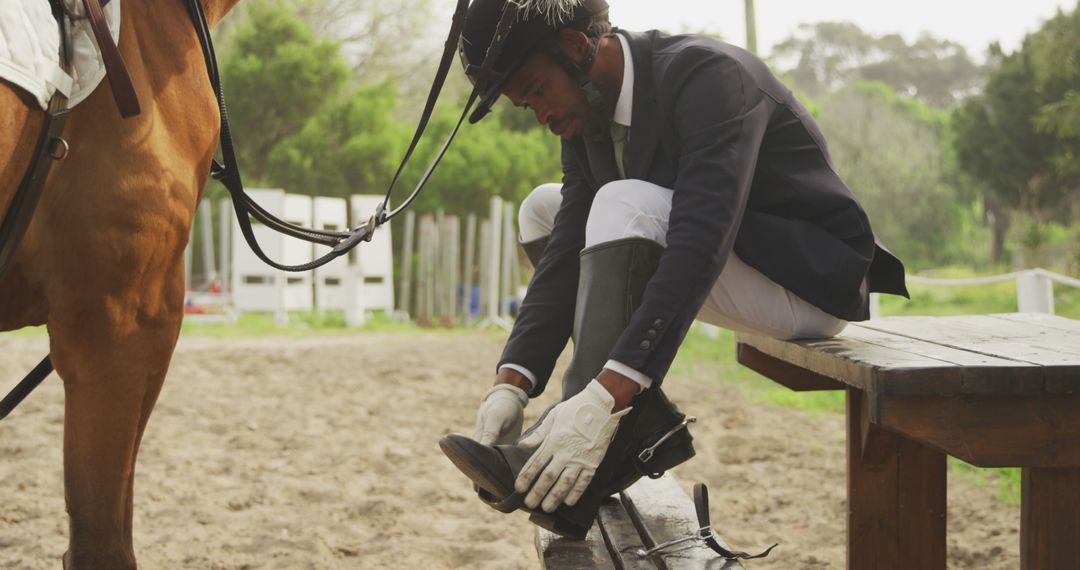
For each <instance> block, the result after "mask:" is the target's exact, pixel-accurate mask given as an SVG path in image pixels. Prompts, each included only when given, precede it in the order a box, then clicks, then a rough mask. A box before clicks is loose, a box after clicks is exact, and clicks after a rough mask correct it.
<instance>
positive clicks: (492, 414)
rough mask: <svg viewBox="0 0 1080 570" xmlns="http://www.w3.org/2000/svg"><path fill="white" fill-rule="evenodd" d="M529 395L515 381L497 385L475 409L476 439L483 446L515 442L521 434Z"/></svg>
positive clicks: (474, 435) (474, 437) (474, 436)
mask: <svg viewBox="0 0 1080 570" xmlns="http://www.w3.org/2000/svg"><path fill="white" fill-rule="evenodd" d="M527 403H529V396H528V394H526V393H525V390H522V389H521V388H518V387H517V386H514V385H512V384H496V385H494V386H492V387H491V389H490V390H488V393H487V394H486V395H485V396H484V400H483V402H481V403H480V409H479V410H477V411H476V433H475V434H473V439H475V440H476V441H478V442H480V443H482V444H484V445H498V444H507V443H514V440H516V439H517V438H518V436H519V435H521V423H522V421H523V419H524V413H525V404H527Z"/></svg>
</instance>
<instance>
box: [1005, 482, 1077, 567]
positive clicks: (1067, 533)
mask: <svg viewBox="0 0 1080 570" xmlns="http://www.w3.org/2000/svg"><path fill="white" fill-rule="evenodd" d="M1020 567H1021V568H1022V569H1023V570H1044V569H1046V570H1049V569H1056V568H1080V469H1036V468H1028V467H1026V468H1024V469H1023V471H1022V472H1021V490H1020Z"/></svg>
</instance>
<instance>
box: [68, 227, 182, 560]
mask: <svg viewBox="0 0 1080 570" xmlns="http://www.w3.org/2000/svg"><path fill="white" fill-rule="evenodd" d="M162 241H167V240H162ZM176 249H177V251H181V252H182V249H183V248H182V247H180V248H176ZM143 251H144V252H146V253H147V254H148V255H147V259H144V260H143V261H144V262H145V264H143V263H140V264H138V265H140V266H142V267H143V268H144V269H145V272H143V271H140V273H142V275H140V278H136V279H134V280H122V281H119V282H113V283H111V288H110V289H109V290H102V289H100V288H99V287H97V286H95V285H97V284H95V283H89V284H87V286H84V287H83V288H80V289H79V290H78V291H73V292H71V293H70V294H66V295H64V297H63V298H62V299H60V300H57V301H54V302H53V305H54V310H53V311H51V313H50V316H49V333H50V337H51V343H52V355H53V362H54V363H55V365H56V368H57V371H58V372H59V373H60V376H61V377H62V378H63V380H64V388H65V394H66V402H65V418H64V482H65V491H66V498H67V506H68V514H69V515H70V517H71V527H70V529H71V534H70V546H69V549H68V552H67V554H65V557H64V562H65V567H67V568H74V569H81V568H134V567H135V557H134V549H133V545H132V513H133V484H134V469H135V458H136V455H137V453H138V448H139V442H140V439H141V437H142V433H143V430H144V429H145V427H146V423H147V421H148V420H149V417H150V411H151V410H152V409H153V406H154V403H155V401H156V400H157V397H158V393H159V392H160V390H161V385H162V382H163V380H164V377H165V372H166V370H167V369H168V365H169V360H170V358H171V356H172V351H173V347H174V346H175V343H176V338H177V335H178V332H179V328H180V318H181V314H182V304H183V270H182V265H181V263H180V260H179V259H174V260H173V263H172V264H171V267H153V266H154V265H156V264H155V262H154V261H153V260H151V259H149V258H150V255H149V252H150V249H149V248H145V249H144V250H143ZM111 253H113V254H115V251H114V252H111ZM99 261H100V262H101V263H102V264H108V263H109V262H110V260H106V259H104V258H102V259H101V260H99ZM130 261H131V260H125V262H130ZM111 262H112V263H114V264H115V263H116V260H115V259H113V260H111ZM89 266H90V267H95V264H89ZM106 266H107V265H106ZM103 272H105V273H110V272H107V271H103ZM112 276H115V273H112ZM103 300H104V302H103Z"/></svg>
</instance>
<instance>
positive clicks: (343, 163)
mask: <svg viewBox="0 0 1080 570" xmlns="http://www.w3.org/2000/svg"><path fill="white" fill-rule="evenodd" d="M395 93H396V87H395V86H394V83H393V82H392V81H386V82H383V83H378V84H374V85H370V86H368V87H364V88H361V89H359V90H357V91H355V92H354V93H353V94H352V95H350V96H349V97H348V98H346V99H344V100H343V101H339V102H334V103H331V104H328V105H326V106H325V107H323V108H322V109H321V110H320V111H319V113H318V114H316V115H315V116H314V117H312V118H311V119H310V120H308V121H307V123H305V124H304V126H303V128H302V129H301V130H300V132H298V133H297V134H296V135H294V136H292V137H289V138H288V139H285V140H284V141H282V142H281V143H280V144H279V145H277V146H276V147H274V148H273V150H272V151H271V152H270V157H269V171H268V174H269V178H270V179H271V180H273V182H274V184H275V185H277V186H282V187H284V188H288V189H289V191H291V192H297V193H305V194H311V195H318V196H337V197H342V198H344V197H347V196H350V195H352V194H371V193H376V194H378V193H382V191H383V190H384V188H385V185H386V184H387V183H388V182H389V180H390V178H391V176H393V173H394V169H395V168H396V167H397V164H398V161H399V160H400V158H401V154H402V153H403V152H404V150H405V142H406V137H407V135H408V133H406V128H405V126H404V125H403V124H401V123H398V122H396V121H395V120H394V110H395V106H396V98H395Z"/></svg>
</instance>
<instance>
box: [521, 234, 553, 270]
mask: <svg viewBox="0 0 1080 570" xmlns="http://www.w3.org/2000/svg"><path fill="white" fill-rule="evenodd" d="M550 240H551V236H544V237H542V238H538V239H534V240H532V241H523V242H521V249H523V250H525V257H528V258H529V263H532V266H533V269H536V266H537V265H540V256H541V255H544V248H546V247H547V244H548V241H550Z"/></svg>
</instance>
